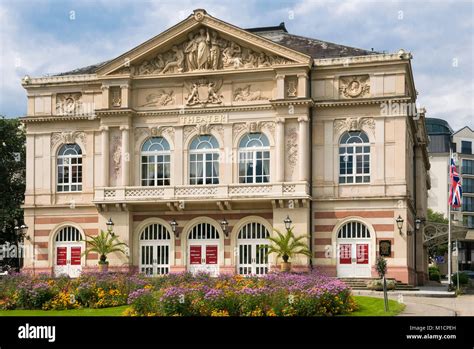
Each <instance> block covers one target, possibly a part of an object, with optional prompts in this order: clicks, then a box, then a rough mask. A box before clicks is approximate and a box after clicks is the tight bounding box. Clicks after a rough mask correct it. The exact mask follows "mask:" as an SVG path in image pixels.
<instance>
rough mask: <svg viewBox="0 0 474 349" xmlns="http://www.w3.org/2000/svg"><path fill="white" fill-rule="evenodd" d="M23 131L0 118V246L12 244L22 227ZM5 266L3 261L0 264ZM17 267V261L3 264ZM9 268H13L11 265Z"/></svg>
mask: <svg viewBox="0 0 474 349" xmlns="http://www.w3.org/2000/svg"><path fill="white" fill-rule="evenodd" d="M25 141H26V136H25V131H24V127H23V125H22V124H21V122H20V120H19V119H5V118H3V117H1V116H0V219H1V221H0V243H1V244H3V243H5V242H7V241H8V242H10V243H16V242H17V239H18V238H17V237H16V235H15V231H14V229H13V228H14V227H15V225H16V224H22V223H23V209H22V208H21V205H22V204H23V202H24V198H25V172H26V171H25V167H26V161H25ZM3 262H4V263H5V261H3ZM6 262H7V263H8V264H10V266H12V267H19V265H18V262H19V261H18V260H17V259H16V260H12V261H6ZM12 264H13V265H12Z"/></svg>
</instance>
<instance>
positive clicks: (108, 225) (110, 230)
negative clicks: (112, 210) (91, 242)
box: [105, 217, 115, 236]
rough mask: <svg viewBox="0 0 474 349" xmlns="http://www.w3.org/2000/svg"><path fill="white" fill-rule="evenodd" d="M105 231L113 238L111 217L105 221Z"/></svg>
mask: <svg viewBox="0 0 474 349" xmlns="http://www.w3.org/2000/svg"><path fill="white" fill-rule="evenodd" d="M105 224H107V231H108V232H109V234H110V235H112V236H115V233H114V232H113V230H114V222H113V221H112V217H110V218H109V220H108V221H107V223H105Z"/></svg>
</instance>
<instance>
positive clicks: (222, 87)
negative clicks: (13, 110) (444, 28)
mask: <svg viewBox="0 0 474 349" xmlns="http://www.w3.org/2000/svg"><path fill="white" fill-rule="evenodd" d="M124 35H126V33H124ZM98 40H100V39H99V38H98ZM57 59H58V60H59V59H61V58H60V57H58V58H57ZM22 83H23V86H24V88H25V89H26V91H27V96H28V112H27V115H26V116H25V117H24V118H23V121H24V123H25V124H26V126H27V188H26V199H25V221H26V223H27V225H28V226H29V227H30V231H33V232H34V233H33V236H32V239H31V240H29V241H27V244H30V245H33V246H35V248H36V251H37V252H36V253H35V256H34V258H28V259H27V260H26V261H25V270H29V271H33V272H48V273H55V274H63V273H66V274H68V275H71V276H76V275H78V274H79V273H80V272H81V271H82V270H86V269H94V268H96V266H97V259H98V256H97V255H96V254H89V255H87V256H83V255H82V254H81V252H82V251H83V248H84V245H83V243H82V241H81V238H83V237H84V235H85V234H87V235H95V234H97V231H98V229H105V227H106V222H107V221H108V220H109V218H112V220H113V222H115V229H114V232H115V234H117V235H118V236H119V237H120V239H121V240H122V241H125V242H126V243H127V244H128V246H129V248H130V252H129V254H128V255H126V256H123V255H112V256H110V258H109V260H110V268H111V269H126V270H138V271H140V272H143V273H146V274H149V275H157V274H162V273H168V272H179V271H185V270H187V271H191V272H196V271H207V272H210V273H213V274H218V273H240V274H265V273H266V272H268V271H269V270H270V269H271V268H275V267H277V265H278V263H279V261H277V260H276V258H275V256H273V255H270V256H267V255H266V254H265V250H262V249H260V248H259V246H262V245H266V244H268V240H267V237H268V236H269V235H270V234H273V229H278V230H280V231H284V230H285V224H284V220H285V218H286V217H287V216H289V217H290V218H291V220H292V225H293V226H294V230H295V233H296V234H297V235H302V234H303V235H307V236H308V240H307V242H308V246H309V248H310V249H311V251H312V258H306V257H301V256H300V257H298V258H295V259H294V260H292V261H291V262H292V263H293V266H294V267H295V269H296V270H307V269H308V268H310V267H312V266H317V267H319V268H321V269H323V270H325V271H326V272H327V273H329V274H330V275H333V276H339V277H372V276H376V275H377V273H376V271H375V268H374V266H375V261H376V257H377V256H379V255H380V254H383V255H385V256H386V258H387V262H388V276H389V277H394V278H397V279H398V280H401V281H404V282H409V283H411V284H416V283H417V282H418V283H423V280H425V279H426V276H427V264H428V261H427V254H426V249H425V248H424V246H423V242H422V237H421V235H422V234H416V233H415V230H416V227H415V221H416V219H417V218H424V217H426V208H427V189H428V188H429V176H428V174H427V171H428V169H429V166H430V165H429V162H428V153H427V149H426V144H427V134H426V131H425V123H424V113H423V112H421V113H419V114H418V113H417V112H416V111H415V110H413V106H415V105H416V104H415V103H416V95H417V93H416V90H415V83H414V77H413V74H412V67H411V55H410V53H408V52H405V51H404V50H400V51H399V52H397V53H393V54H387V53H378V52H373V51H370V50H363V49H357V48H352V47H347V46H343V45H337V44H333V43H329V42H324V41H320V40H316V39H311V38H305V37H301V36H298V35H293V34H290V33H288V32H287V30H286V28H285V26H284V24H281V25H279V26H275V27H265V28H253V29H247V30H245V29H241V28H239V27H236V26H234V25H232V24H229V23H226V22H223V21H221V20H219V19H217V18H214V17H212V16H210V15H209V14H207V13H206V11H204V10H195V11H194V13H193V14H191V15H190V16H189V17H188V18H186V19H185V20H183V21H182V22H180V23H178V24H177V25H175V26H173V27H171V28H170V29H168V30H166V31H165V32H163V33H161V34H159V35H157V36H155V37H153V38H152V39H150V40H148V41H146V42H145V43H143V44H141V45H139V46H137V47H136V48H134V49H132V50H130V51H128V52H126V53H124V54H123V55H121V56H119V57H117V58H115V59H112V60H110V61H108V62H105V63H102V64H99V65H95V66H91V67H87V68H83V69H78V70H75V71H71V72H67V73H63V74H59V75H55V76H47V77H38V78H31V77H26V78H24V79H23V82H22ZM406 106H408V107H409V108H406ZM414 116H419V117H414ZM397 218H400V219H399V223H402V225H401V226H400V227H397V224H396V219H397ZM170 222H172V223H173V224H171V223H170ZM225 223H227V224H228V225H226V224H225ZM417 280H418V281H417Z"/></svg>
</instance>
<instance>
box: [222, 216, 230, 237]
mask: <svg viewBox="0 0 474 349" xmlns="http://www.w3.org/2000/svg"><path fill="white" fill-rule="evenodd" d="M228 225H229V222H227V219H225V218H224V219H223V220H222V221H221V228H222V231H223V232H224V235H225V237H226V238H227V237H229V232H228V231H227V226H228Z"/></svg>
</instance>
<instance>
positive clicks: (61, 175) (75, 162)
mask: <svg viewBox="0 0 474 349" xmlns="http://www.w3.org/2000/svg"><path fill="white" fill-rule="evenodd" d="M81 190H82V150H81V147H79V145H77V144H75V143H73V144H64V145H63V146H62V147H61V148H59V151H58V157H57V191H58V192H73V191H81Z"/></svg>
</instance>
